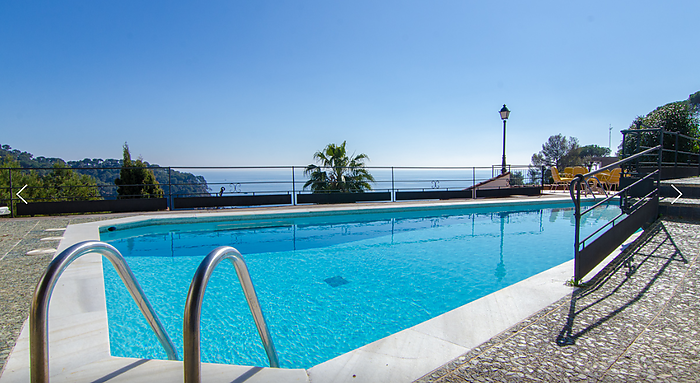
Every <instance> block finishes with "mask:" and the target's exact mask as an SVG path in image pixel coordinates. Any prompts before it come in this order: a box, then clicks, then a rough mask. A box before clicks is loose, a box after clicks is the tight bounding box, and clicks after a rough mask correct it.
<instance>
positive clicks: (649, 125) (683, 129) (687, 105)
mask: <svg viewBox="0 0 700 383" xmlns="http://www.w3.org/2000/svg"><path fill="white" fill-rule="evenodd" d="M699 93H700V92H697V93H694V94H691V95H690V97H688V100H685V101H676V102H671V103H668V104H666V105H663V106H660V107H658V108H656V109H654V110H653V111H651V112H650V113H649V114H647V115H646V116H638V117H637V118H635V119H634V121H633V122H632V125H630V127H629V129H630V130H633V131H634V130H640V129H659V128H663V129H664V130H666V131H669V132H678V133H680V134H682V135H685V136H689V137H693V138H700V131H699V120H698V113H699V108H698V102H699V101H700V100H699V99H700V94H699ZM658 144H659V133H658V132H654V131H651V132H639V133H638V134H635V133H627V135H626V136H625V140H624V142H623V143H621V144H620V146H619V148H618V156H621V155H622V153H624V154H625V155H626V156H630V155H632V154H634V153H636V152H638V151H642V150H645V149H647V148H650V147H654V146H656V145H658ZM623 145H624V148H623ZM623 149H624V151H623ZM664 149H669V150H676V149H677V150H680V151H684V152H693V153H698V144H697V141H692V140H687V139H679V141H678V148H676V140H675V138H673V137H671V136H669V135H666V136H665V137H664ZM666 156H668V157H666ZM672 156H674V153H671V152H667V153H664V159H663V160H664V161H673V160H674V159H673V158H671V157H672ZM686 157H687V158H690V157H688V155H682V154H681V155H679V158H678V159H679V160H680V161H685V160H686Z"/></svg>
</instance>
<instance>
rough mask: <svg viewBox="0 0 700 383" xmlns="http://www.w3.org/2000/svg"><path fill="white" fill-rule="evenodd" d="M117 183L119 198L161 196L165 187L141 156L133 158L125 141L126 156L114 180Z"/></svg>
mask: <svg viewBox="0 0 700 383" xmlns="http://www.w3.org/2000/svg"><path fill="white" fill-rule="evenodd" d="M114 183H115V184H116V185H117V195H118V197H117V198H120V199H127V198H160V197H163V189H161V187H160V184H159V183H158V181H156V176H155V175H154V174H153V171H151V170H150V169H148V168H147V167H146V164H145V163H144V162H143V160H142V159H141V158H139V159H137V160H132V159H131V153H130V152H129V145H128V144H127V143H126V142H125V143H124V158H123V161H122V168H121V171H120V172H119V178H117V179H115V180H114Z"/></svg>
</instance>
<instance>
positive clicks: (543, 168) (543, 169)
mask: <svg viewBox="0 0 700 383" xmlns="http://www.w3.org/2000/svg"><path fill="white" fill-rule="evenodd" d="M541 169H542V189H544V172H545V170H547V168H546V167H545V166H544V165H542V168H541Z"/></svg>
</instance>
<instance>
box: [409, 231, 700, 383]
mask: <svg viewBox="0 0 700 383" xmlns="http://www.w3.org/2000/svg"><path fill="white" fill-rule="evenodd" d="M699 233H700V222H698V221H681V220H671V219H664V220H660V221H657V222H656V223H655V225H654V226H653V227H652V228H651V229H650V230H648V231H647V232H646V233H645V234H644V235H643V236H642V237H641V238H640V239H639V240H638V241H636V242H635V243H634V244H633V245H632V246H630V247H629V248H628V249H627V250H626V251H625V253H624V254H623V256H622V257H621V260H620V262H618V263H616V264H615V265H610V266H609V267H608V268H607V269H606V270H605V271H604V272H605V275H604V277H601V278H599V279H598V280H597V281H593V282H592V283H591V285H589V286H587V287H584V288H580V289H577V290H576V291H574V292H573V293H572V295H571V296H569V297H566V298H563V299H561V300H560V301H558V302H556V303H555V304H553V305H551V306H549V307H547V308H546V309H544V310H542V311H540V312H539V313H537V314H535V315H533V316H532V317H530V318H528V319H527V320H525V321H523V322H521V323H519V324H518V325H516V326H514V327H513V328H511V329H509V330H507V331H505V332H503V333H501V334H499V335H498V336H496V337H494V338H492V339H491V340H489V341H488V342H486V343H484V344H482V345H480V346H479V347H477V348H475V349H473V350H471V351H470V352H468V353H466V354H464V355H462V356H460V357H459V358H457V359H455V360H453V361H452V362H450V363H448V364H446V365H444V366H442V367H440V368H438V369H437V370H435V371H433V372H432V373H430V374H428V375H426V376H424V377H422V378H421V379H419V380H417V381H416V382H420V383H427V382H435V383H437V382H440V383H448V382H472V381H475V382H511V381H512V382H515V381H518V382H523V381H526V382H529V381H532V382H537V381H548V382H549V381H562V382H584V381H585V382H590V381H596V382H619V381H627V382H631V381H634V382H645V381H649V382H651V381H654V382H657V381H662V382H663V381H667V382H698V381H700V287H699V286H698V283H697V280H698V278H700V265H699V262H698V251H699V249H700V235H698V234H699Z"/></svg>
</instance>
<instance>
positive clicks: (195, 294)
mask: <svg viewBox="0 0 700 383" xmlns="http://www.w3.org/2000/svg"><path fill="white" fill-rule="evenodd" d="M225 259H228V260H230V261H231V263H232V264H233V266H234V267H235V269H236V274H237V275H238V280H239V281H240V282H241V287H242V288H243V294H244V295H245V298H246V302H248V307H249V308H250V312H251V314H253V319H254V320H255V325H256V326H257V328H258V333H259V334H260V339H261V340H262V343H263V347H264V348H265V352H266V353H267V358H268V359H269V361H270V367H279V360H278V359H277V351H276V350H275V345H274V344H273V343H272V337H271V336H270V332H269V330H268V329H267V324H266V323H265V317H264V316H263V313H262V310H261V309H260V302H258V296H257V294H255V288H254V287H253V282H252V280H251V279H250V274H249V273H248V267H247V266H246V264H245V261H244V260H243V256H242V255H241V253H240V252H238V250H236V249H234V248H233V247H230V246H221V247H217V248H216V249H214V250H212V251H211V252H210V253H209V254H208V255H207V256H206V257H205V258H204V260H202V263H200V264H199V267H198V268H197V271H195V274H194V277H192V283H191V284H190V290H189V292H188V293H187V303H185V318H184V323H183V326H182V327H183V343H184V344H183V346H184V347H183V364H184V374H185V383H199V382H200V381H201V360H202V358H201V350H200V327H201V326H200V320H201V313H202V299H203V298H204V292H205V291H206V289H207V283H208V282H209V278H210V277H211V274H212V273H213V272H214V269H215V268H216V266H217V265H218V264H219V263H221V261H223V260H225Z"/></svg>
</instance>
